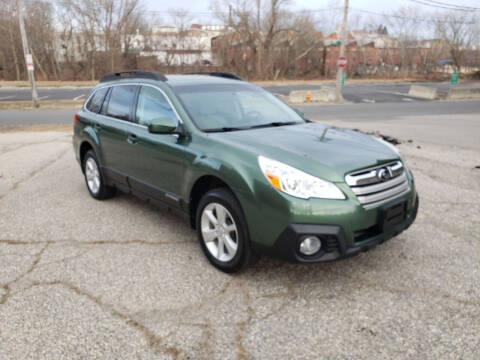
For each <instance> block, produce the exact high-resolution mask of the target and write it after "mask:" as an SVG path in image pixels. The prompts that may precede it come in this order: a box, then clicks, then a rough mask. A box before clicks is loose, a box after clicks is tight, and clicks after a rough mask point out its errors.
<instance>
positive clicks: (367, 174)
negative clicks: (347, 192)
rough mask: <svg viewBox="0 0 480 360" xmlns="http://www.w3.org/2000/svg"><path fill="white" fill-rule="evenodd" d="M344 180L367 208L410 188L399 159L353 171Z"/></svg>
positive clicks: (373, 206)
mask: <svg viewBox="0 0 480 360" xmlns="http://www.w3.org/2000/svg"><path fill="white" fill-rule="evenodd" d="M345 182H346V183H347V185H349V186H350V188H351V189H352V191H353V193H354V194H355V195H356V196H357V199H358V201H359V202H360V204H362V206H363V207H364V208H365V209H367V210H368V209H373V208H375V207H377V206H379V205H381V204H383V203H385V202H387V201H390V200H393V199H395V198H397V197H400V196H402V195H404V194H406V193H407V192H408V191H409V190H410V187H409V185H408V180H407V174H406V172H405V168H404V167H403V164H402V162H401V161H395V162H392V163H388V164H384V165H380V166H376V167H373V168H368V169H364V170H360V171H355V172H353V173H351V174H348V175H347V176H345Z"/></svg>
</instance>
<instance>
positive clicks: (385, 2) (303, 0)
mask: <svg viewBox="0 0 480 360" xmlns="http://www.w3.org/2000/svg"><path fill="white" fill-rule="evenodd" d="M143 1H144V4H145V5H146V7H147V9H149V10H155V11H160V12H161V13H160V15H161V14H162V13H164V12H166V10H168V9H171V8H184V9H189V10H190V11H191V12H192V15H193V16H195V17H197V18H198V17H199V18H201V19H202V20H204V21H202V22H204V23H205V22H208V20H209V15H208V14H205V12H209V11H210V9H209V7H210V1H209V0H200V1H199V0H175V1H174V2H172V1H171V0H143ZM413 1H415V0H413ZM413 1H412V0H350V6H351V7H352V8H357V9H362V10H368V11H374V12H380V13H390V12H392V11H394V10H395V9H397V8H399V7H400V6H413V7H418V8H420V9H422V10H425V11H433V10H435V9H434V8H432V7H429V6H425V5H419V4H418V3H415V2H413ZM438 1H440V2H443V3H449V4H455V5H460V6H473V7H480V1H479V0H438ZM291 3H292V5H291V6H290V8H291V9H294V10H301V9H321V8H327V7H331V6H343V3H344V0H296V1H295V0H292V1H291ZM479 13H480V12H479ZM166 16H168V15H165V17H166Z"/></svg>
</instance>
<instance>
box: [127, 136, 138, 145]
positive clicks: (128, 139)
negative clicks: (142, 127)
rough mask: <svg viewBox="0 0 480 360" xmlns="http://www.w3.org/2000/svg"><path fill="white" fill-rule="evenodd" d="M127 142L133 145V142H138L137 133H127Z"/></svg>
mask: <svg viewBox="0 0 480 360" xmlns="http://www.w3.org/2000/svg"><path fill="white" fill-rule="evenodd" d="M127 142H128V143H129V144H132V145H135V144H136V143H137V142H138V138H137V135H135V134H130V135H128V137H127Z"/></svg>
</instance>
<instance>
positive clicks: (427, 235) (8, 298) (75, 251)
mask: <svg viewBox="0 0 480 360" xmlns="http://www.w3.org/2000/svg"><path fill="white" fill-rule="evenodd" d="M326 108H327V107H325V109H326ZM38 113H41V112H40V111H39V112H38ZM38 116H40V115H38ZM464 116H469V115H468V114H467V115H458V116H456V117H455V118H452V119H451V120H452V121H454V122H459V121H463V120H462V119H463V117H464ZM419 121H421V118H420V119H419ZM362 123H363V122H359V124H358V126H359V127H360V129H361V130H365V129H363V128H362ZM365 123H367V122H365ZM377 124H378V125H380V124H381V122H377ZM403 125H404V122H402V121H396V122H392V128H391V129H390V130H391V131H392V132H401V131H403V130H402V127H403ZM429 126H435V125H434V124H433V123H429ZM400 150H401V151H402V153H403V155H404V157H405V159H406V162H407V164H408V166H409V167H410V168H411V170H412V171H413V173H414V175H415V183H416V186H417V189H418V191H419V194H420V210H419V214H418V218H417V221H416V222H415V223H414V224H413V225H412V227H411V228H409V229H408V230H407V231H406V232H404V233H402V234H401V235H399V236H397V237H396V238H393V239H391V240H390V241H388V242H387V243H385V244H382V245H380V246H378V247H377V248H375V249H373V250H371V251H369V252H366V253H362V254H360V255H359V256H356V257H353V258H349V259H346V260H343V261H337V262H331V263H323V264H312V265H297V264H288V263H285V262H282V261H278V260H273V259H269V258H264V259H262V260H260V261H259V262H258V263H257V264H256V265H255V266H254V267H252V268H250V269H249V270H247V271H245V272H243V273H240V274H238V275H233V276H232V275H226V274H223V273H221V272H219V271H217V270H216V269H215V268H213V267H212V266H211V265H210V264H209V263H208V261H207V260H206V259H205V257H204V255H203V254H202V252H201V249H200V246H199V244H198V242H197V239H196V235H195V233H194V232H193V231H192V230H191V229H190V228H189V226H188V224H187V223H186V222H185V221H184V220H183V219H180V218H178V217H176V216H174V215H172V214H170V213H168V212H166V211H161V210H158V209H156V208H154V207H152V206H150V205H148V204H147V203H145V202H143V201H140V200H137V199H136V198H134V197H132V196H128V195H119V196H117V197H115V198H113V199H110V200H108V201H96V200H93V199H92V198H91V197H90V196H89V194H88V191H87V189H86V187H85V183H84V180H83V178H82V174H81V171H80V168H79V166H78V164H77V163H76V161H75V157H74V154H73V151H72V146H71V133H70V132H5V133H0V358H1V359H208V360H215V359H222V360H227V359H265V360H269V359H314V360H317V359H338V360H340V359H369V360H370V359H371V360H375V359H382V360H384V359H434V360H438V359H464V360H470V359H471V360H476V359H479V358H480V337H479V333H480V315H479V314H480V300H479V299H480V251H479V244H480V233H479V231H478V229H479V228H480V218H479V216H478V214H479V213H480V170H479V169H476V168H475V166H476V165H480V164H478V161H479V158H480V157H479V151H478V150H476V149H469V148H458V147H452V146H450V145H438V144H431V143H428V142H417V141H414V142H412V143H408V142H405V143H403V144H401V145H400Z"/></svg>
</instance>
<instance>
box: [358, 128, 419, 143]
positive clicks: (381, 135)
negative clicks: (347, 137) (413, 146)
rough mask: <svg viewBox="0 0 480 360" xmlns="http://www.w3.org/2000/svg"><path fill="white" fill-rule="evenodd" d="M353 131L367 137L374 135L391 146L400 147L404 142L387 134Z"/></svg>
mask: <svg viewBox="0 0 480 360" xmlns="http://www.w3.org/2000/svg"><path fill="white" fill-rule="evenodd" d="M352 130H353V131H358V132H361V133H363V134H367V135H372V136H375V137H379V138H381V139H383V140H385V141H387V142H389V143H390V144H393V145H399V144H401V143H402V142H401V141H400V140H399V139H397V138H395V137H393V136H390V135H385V134H382V133H380V131H362V130H360V129H352ZM408 142H409V143H411V142H412V140H408Z"/></svg>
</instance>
